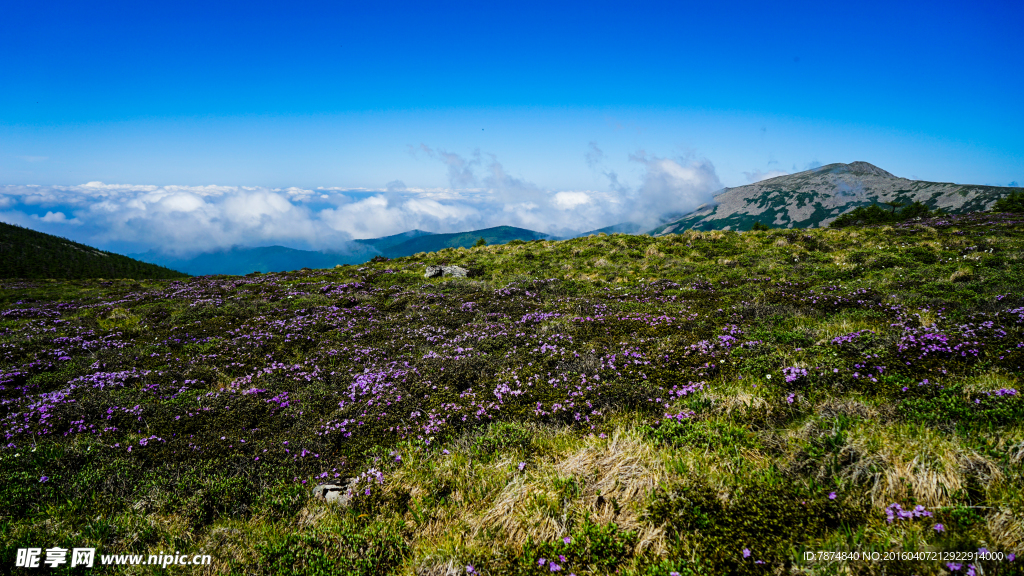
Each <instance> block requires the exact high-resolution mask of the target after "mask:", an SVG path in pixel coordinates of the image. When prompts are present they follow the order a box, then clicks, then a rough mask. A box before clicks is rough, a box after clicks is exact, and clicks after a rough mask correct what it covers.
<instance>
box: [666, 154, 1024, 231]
mask: <svg viewBox="0 0 1024 576" xmlns="http://www.w3.org/2000/svg"><path fill="white" fill-rule="evenodd" d="M1014 190H1015V189H1014V188H1009V187H1002V186H985V185H977V184H955V183H951V182H929V181H925V180H910V179H908V178H901V177H898V176H894V175H893V174H891V173H890V172H887V171H886V170H883V169H882V168H879V167H877V166H875V165H873V164H871V163H869V162H863V161H856V162H851V163H849V164H843V163H833V164H827V165H825V166H820V167H818V168H814V169H811V170H805V171H803V172H797V173H795V174H787V175H783V176H776V177H774V178H769V179H766V180H762V181H760V182H755V183H753V184H747V185H745V186H737V187H733V188H723V189H722V190H720V191H718V192H716V193H715V196H714V201H713V202H711V203H707V204H703V205H701V206H698V207H697V208H696V209H695V210H693V211H692V212H690V213H689V214H686V215H684V216H683V217H681V218H678V219H676V220H672V221H670V222H667V223H665V224H662V225H660V226H658V227H656V228H654V229H652V230H651V231H649V232H648V234H650V235H652V236H661V235H664V234H672V233H675V232H681V231H683V230H687V229H695V230H747V229H749V228H750V226H751V225H753V223H754V222H755V221H759V222H761V223H762V224H766V225H768V226H771V227H776V228H820V227H823V226H827V225H828V224H829V223H830V222H832V221H833V220H835V219H836V218H837V217H838V216H840V215H841V214H843V213H845V212H849V211H851V210H853V209H854V208H857V207H859V206H868V205H871V204H885V203H891V202H899V203H903V204H910V203H913V202H921V203H923V204H925V205H927V206H928V208H929V209H932V210H935V209H941V210H943V211H945V212H947V213H951V214H961V213H966V212H973V211H978V210H986V209H988V208H991V206H992V205H993V204H994V203H995V201H996V200H998V199H999V198H1001V197H1003V196H1005V195H1007V194H1009V193H1010V192H1012V191H1014Z"/></svg>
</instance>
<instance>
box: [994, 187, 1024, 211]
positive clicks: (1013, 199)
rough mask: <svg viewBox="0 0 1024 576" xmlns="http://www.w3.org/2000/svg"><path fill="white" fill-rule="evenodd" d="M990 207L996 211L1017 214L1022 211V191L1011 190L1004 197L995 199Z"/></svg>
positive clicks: (1023, 207)
mask: <svg viewBox="0 0 1024 576" xmlns="http://www.w3.org/2000/svg"><path fill="white" fill-rule="evenodd" d="M992 209H993V210H995V211H996V212H1014V213H1017V214H1020V213H1022V212H1024V192H1011V193H1010V194H1009V195H1008V196H1006V197H1005V198H1000V199H999V200H996V203H995V205H994V206H992Z"/></svg>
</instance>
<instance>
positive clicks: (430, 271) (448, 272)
mask: <svg viewBox="0 0 1024 576" xmlns="http://www.w3.org/2000/svg"><path fill="white" fill-rule="evenodd" d="M468 275H469V270H467V269H465V268H463V267H461V266H427V273H426V274H424V276H425V277H427V278H437V277H439V276H444V277H448V276H452V277H455V278H465V277H467V276H468Z"/></svg>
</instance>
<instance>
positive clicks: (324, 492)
mask: <svg viewBox="0 0 1024 576" xmlns="http://www.w3.org/2000/svg"><path fill="white" fill-rule="evenodd" d="M354 483H355V478H353V479H352V480H350V481H349V482H347V483H346V484H345V486H339V485H337V484H318V485H317V486H316V487H315V488H313V497H314V498H317V499H319V500H323V501H325V502H328V503H331V504H341V505H342V506H345V505H347V504H348V502H349V500H351V499H352V494H351V493H350V492H349V487H350V486H351V485H352V484H354Z"/></svg>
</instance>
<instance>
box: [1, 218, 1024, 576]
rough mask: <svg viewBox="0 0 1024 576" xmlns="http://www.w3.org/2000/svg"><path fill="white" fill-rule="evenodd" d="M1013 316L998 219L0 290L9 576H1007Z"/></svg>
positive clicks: (1023, 459)
mask: <svg viewBox="0 0 1024 576" xmlns="http://www.w3.org/2000/svg"><path fill="white" fill-rule="evenodd" d="M438 264H455V265H462V266H465V267H471V268H476V269H478V270H479V271H480V274H479V275H478V276H476V277H475V278H430V279H428V278H425V275H424V273H425V271H426V270H427V268H428V267H429V266H433V265H438ZM1021 286H1024V217H1022V216H1021V215H1020V214H1009V213H1000V214H994V213H974V214H968V215H959V216H943V217H938V218H924V219H921V220H917V221H908V222H903V223H898V224H892V225H885V226H851V227H847V228H841V229H813V230H781V229H773V230H768V231H757V232H746V231H743V232H737V231H721V230H716V231H709V232H701V231H694V230H688V231H686V232H683V233H681V234H669V235H666V236H662V237H651V236H646V235H625V234H616V235H604V234H598V235H595V236H592V237H586V238H576V239H571V240H565V241H557V242H555V241H544V240H540V241H533V242H510V243H506V244H502V245H488V246H481V247H476V248H470V249H467V248H446V249H444V250H441V251H439V252H434V253H427V254H417V255H415V256H412V257H404V258H396V259H392V260H388V261H375V262H369V263H365V264H359V265H350V266H342V267H340V268H330V269H326V270H299V271H294V272H287V273H280V274H265V275H251V276H246V277H242V276H239V277H224V276H204V277H196V278H188V279H183V280H171V281H150V282H144V283H138V282H130V281H125V282H98V281H89V280H86V281H74V282H23V281H17V282H14V281H7V282H4V281H0V287H2V289H0V406H2V407H3V409H2V410H0V431H2V433H3V438H4V440H3V442H2V443H0V470H2V471H3V476H2V478H3V482H0V526H2V527H3V529H2V532H3V539H2V541H0V565H3V566H13V565H14V562H15V559H16V558H18V551H19V550H21V549H26V548H30V547H36V548H38V547H42V548H43V549H44V550H45V549H46V548H49V547H61V548H65V549H70V548H72V547H95V548H96V550H97V559H99V558H100V557H101V555H140V556H141V557H142V558H143V561H145V559H146V558H147V557H148V556H149V555H163V554H166V553H170V554H177V553H178V552H180V553H181V554H182V555H184V556H183V557H185V558H189V559H191V558H193V557H195V556H193V555H200V554H206V555H209V556H210V557H211V558H212V564H211V565H209V566H201V567H200V566H175V567H174V568H173V569H171V570H164V569H159V568H156V567H154V566H137V567H130V568H129V567H123V566H122V567H120V568H112V567H106V568H103V567H99V566H98V567H97V569H95V570H94V571H86V572H84V573H86V574H91V573H93V572H95V573H97V574H153V575H156V574H202V575H215V574H216V575H225V576H227V575H235V574H245V575H251V576H277V575H282V574H284V575H292V576H299V575H307V574H313V575H333V574H344V575H353V576H388V575H394V576H413V575H416V576H456V575H467V576H476V575H486V576H505V575H509V576H542V575H547V576H551V575H553V574H554V575H557V576H568V575H570V574H575V575H576V576H610V575H620V576H673V575H679V576H699V575H716V576H717V575H730V576H731V575H739V576H754V575H757V576H768V575H772V576H775V575H785V576H793V575H809V576H811V575H814V576H833V575H835V576H838V575H844V576H845V575H872V576H881V575H883V574H885V575H890V576H913V575H918V576H949V575H950V574H972V573H973V574H978V575H991V576H995V575H1011V574H1013V575H1016V574H1020V573H1021V570H1020V569H1019V567H1020V565H1021V562H1022V561H1024V559H1022V558H1019V557H1018V556H1020V555H1021V554H1024V488H1022V487H1024V394H1022V392H1024V344H1022V342H1024V295H1022V293H1021V291H1020V287H1021ZM321 484H330V485H334V486H336V487H338V488H337V491H335V492H332V494H333V495H335V496H343V497H344V499H345V502H344V503H341V502H338V503H329V502H326V501H324V500H322V499H320V498H317V497H316V496H315V495H314V490H313V488H314V487H315V486H318V485H321ZM979 550H982V551H983V552H979ZM808 553H810V556H807V554H808ZM43 554H44V557H45V552H44V553H43ZM22 557H24V554H22ZM935 558H949V559H953V560H950V562H955V563H956V566H959V569H957V570H953V569H951V568H950V566H949V564H947V562H946V561H942V562H939V561H936V560H935ZM136 568H137V569H136ZM14 572H15V571H13V570H12V573H14ZM22 572H24V573H32V572H33V571H32V570H31V569H28V570H23V571H22ZM39 572H40V573H50V572H47V569H46V568H44V569H43V570H40V571H39ZM54 573H58V574H77V573H78V571H77V570H66V569H65V570H63V571H62V570H61V569H58V570H55V571H54Z"/></svg>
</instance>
